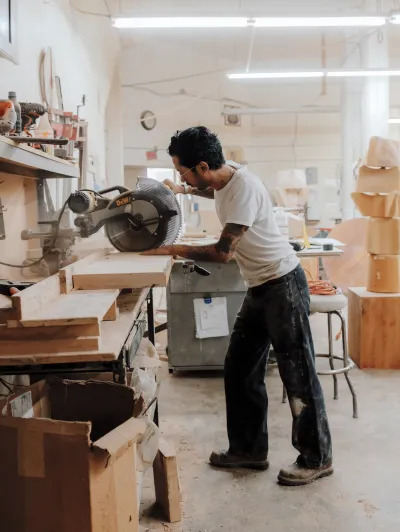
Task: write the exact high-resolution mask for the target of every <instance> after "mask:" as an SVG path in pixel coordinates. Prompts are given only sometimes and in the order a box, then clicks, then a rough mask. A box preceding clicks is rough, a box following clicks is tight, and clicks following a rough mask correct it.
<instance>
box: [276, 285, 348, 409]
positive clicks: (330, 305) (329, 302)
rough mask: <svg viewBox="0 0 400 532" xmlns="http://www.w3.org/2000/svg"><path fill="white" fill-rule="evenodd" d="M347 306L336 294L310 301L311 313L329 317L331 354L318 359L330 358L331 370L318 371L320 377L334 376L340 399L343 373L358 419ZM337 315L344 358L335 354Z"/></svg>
mask: <svg viewBox="0 0 400 532" xmlns="http://www.w3.org/2000/svg"><path fill="white" fill-rule="evenodd" d="M346 305H347V298H346V296H344V295H343V294H335V295H332V296H320V295H311V299H310V312H311V314H314V313H316V312H319V313H323V314H326V315H327V317H328V339H329V353H327V354H326V353H322V354H316V355H315V356H316V358H318V357H319V358H328V359H329V365H330V367H331V369H330V370H318V371H317V373H318V375H332V377H333V398H334V399H338V398H339V392H338V381H337V375H339V374H341V373H343V374H344V376H345V378H346V381H347V384H348V386H349V389H350V392H351V395H352V398H353V417H354V418H357V417H358V405H357V395H356V393H355V391H354V388H353V385H352V383H351V381H350V378H349V376H348V372H349V371H350V370H351V369H352V368H353V367H354V362H353V361H352V360H351V358H350V357H349V354H348V351H347V333H346V321H345V319H344V318H343V316H342V314H341V311H342V310H343V309H344V308H345V307H346ZM333 315H336V316H338V318H339V319H340V322H341V327H342V349H343V356H338V355H334V354H333V333H332V316H333ZM335 360H340V361H341V362H343V367H342V368H338V369H336V368H335V365H334V361H335ZM282 402H286V389H285V388H284V389H283V397H282Z"/></svg>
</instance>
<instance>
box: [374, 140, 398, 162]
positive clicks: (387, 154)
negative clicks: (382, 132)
mask: <svg viewBox="0 0 400 532" xmlns="http://www.w3.org/2000/svg"><path fill="white" fill-rule="evenodd" d="M366 166H373V167H376V168H393V167H394V166H400V142H399V141H398V140H392V139H384V138H382V137H371V140H370V142H369V149H368V154H367V160H366Z"/></svg>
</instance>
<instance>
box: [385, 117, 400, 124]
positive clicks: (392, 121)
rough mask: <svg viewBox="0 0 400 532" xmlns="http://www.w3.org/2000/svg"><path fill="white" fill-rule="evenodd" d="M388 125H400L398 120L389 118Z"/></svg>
mask: <svg viewBox="0 0 400 532" xmlns="http://www.w3.org/2000/svg"><path fill="white" fill-rule="evenodd" d="M388 123H389V124H400V118H389V120H388Z"/></svg>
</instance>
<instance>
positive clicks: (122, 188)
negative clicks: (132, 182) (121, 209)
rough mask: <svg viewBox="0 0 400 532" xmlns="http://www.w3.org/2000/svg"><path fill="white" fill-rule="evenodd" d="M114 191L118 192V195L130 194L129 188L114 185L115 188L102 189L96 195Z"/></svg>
mask: <svg viewBox="0 0 400 532" xmlns="http://www.w3.org/2000/svg"><path fill="white" fill-rule="evenodd" d="M114 190H118V192H119V193H120V194H123V193H124V192H130V190H129V188H126V187H123V186H122V185H116V186H115V187H109V188H103V189H102V190H98V191H97V193H98V194H108V193H109V192H113V191H114Z"/></svg>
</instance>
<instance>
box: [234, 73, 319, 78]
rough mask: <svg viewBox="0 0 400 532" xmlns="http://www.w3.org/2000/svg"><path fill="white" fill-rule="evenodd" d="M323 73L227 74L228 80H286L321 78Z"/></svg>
mask: <svg viewBox="0 0 400 532" xmlns="http://www.w3.org/2000/svg"><path fill="white" fill-rule="evenodd" d="M323 76H324V73H323V71H317V72H242V73H238V74H228V78H229V79H288V78H322V77H323Z"/></svg>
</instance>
